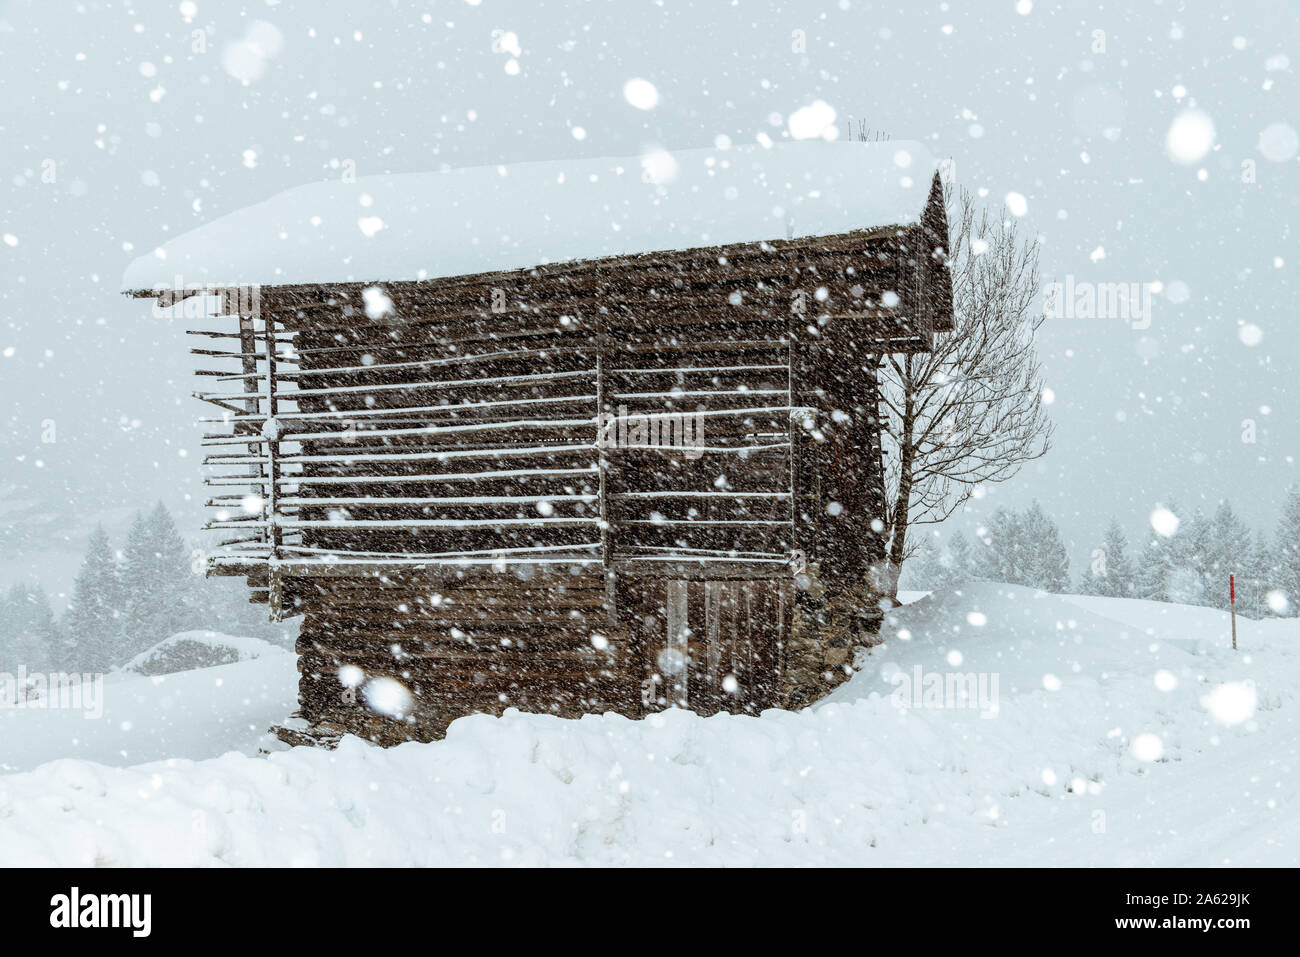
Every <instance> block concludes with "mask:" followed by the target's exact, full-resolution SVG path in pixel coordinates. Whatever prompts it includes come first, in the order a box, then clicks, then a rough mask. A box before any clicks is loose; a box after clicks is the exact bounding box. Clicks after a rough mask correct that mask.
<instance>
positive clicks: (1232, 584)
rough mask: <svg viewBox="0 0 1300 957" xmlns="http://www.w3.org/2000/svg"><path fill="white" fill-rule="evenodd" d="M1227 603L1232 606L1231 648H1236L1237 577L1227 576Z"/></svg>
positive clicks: (1234, 649)
mask: <svg viewBox="0 0 1300 957" xmlns="http://www.w3.org/2000/svg"><path fill="white" fill-rule="evenodd" d="M1228 604H1229V605H1231V606H1232V650H1233V651H1236V650H1237V577H1236V576H1235V575H1229V576H1228Z"/></svg>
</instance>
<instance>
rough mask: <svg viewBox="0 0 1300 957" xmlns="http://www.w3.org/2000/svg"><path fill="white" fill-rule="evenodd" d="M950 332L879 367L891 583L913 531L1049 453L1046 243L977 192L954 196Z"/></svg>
mask: <svg viewBox="0 0 1300 957" xmlns="http://www.w3.org/2000/svg"><path fill="white" fill-rule="evenodd" d="M947 205H948V231H949V245H950V247H951V249H950V254H949V255H950V259H949V262H950V266H951V269H952V282H953V314H954V327H953V331H952V332H948V333H939V334H938V335H936V337H935V343H934V349H933V351H931V352H928V353H920V354H909V355H893V356H889V357H887V358H886V359H885V360H884V361H883V363H882V365H881V375H880V388H881V404H882V407H883V411H884V415H883V422H882V426H883V433H884V448H885V449H886V450H887V452H888V454H887V455H886V459H885V461H886V467H885V481H886V496H885V513H886V518H885V521H886V526H887V531H888V534H889V549H888V553H887V557H888V562H889V574H888V576H887V577H888V588H889V590H890V591H891V597H892V596H893V595H894V594H896V589H897V581H898V574H897V573H898V570H899V568H900V567H901V566H902V564H903V562H904V560H905V559H906V558H907V557H908V556H909V555H911V554H912V552H913V551H914V550H915V549H916V546H917V544H918V543H917V542H915V541H913V539H912V538H911V537H909V531H910V530H911V529H913V528H914V527H915V526H918V525H926V524H936V523H938V522H942V521H943V520H944V519H945V518H947V517H948V516H949V515H951V514H952V513H953V512H954V511H956V510H957V509H958V508H960V507H961V506H962V505H963V504H964V503H965V502H966V501H967V500H968V499H969V498H970V497H971V495H972V494H974V492H975V489H976V488H977V487H978V486H979V485H982V484H985V483H989V482H1004V481H1006V480H1007V479H1009V478H1011V477H1012V476H1013V475H1015V474H1016V473H1017V472H1018V471H1019V470H1020V467H1021V466H1022V465H1024V464H1025V463H1026V462H1029V461H1031V460H1033V459H1036V458H1039V457H1040V456H1042V455H1043V454H1045V453H1046V452H1047V449H1048V447H1049V445H1050V443H1051V437H1052V424H1051V421H1050V420H1049V419H1048V417H1047V412H1046V410H1045V409H1044V407H1043V380H1042V372H1041V368H1040V365H1039V362H1038V358H1037V355H1036V354H1035V349H1034V346H1035V340H1036V336H1037V332H1038V330H1039V328H1040V326H1041V325H1042V323H1043V319H1044V316H1043V314H1042V312H1037V313H1036V312H1035V311H1034V309H1033V306H1034V300H1035V298H1036V296H1037V294H1038V290H1039V275H1038V245H1037V243H1036V242H1035V241H1034V240H1033V239H1032V238H1026V237H1024V236H1023V235H1022V231H1021V229H1020V227H1019V225H1018V223H1017V221H1016V220H1015V219H1014V218H1013V217H1011V216H1009V215H1007V214H1006V212H1005V211H1000V212H1001V215H1000V216H994V215H991V214H990V212H989V210H988V209H987V208H986V207H981V206H978V205H977V203H976V202H975V200H974V199H973V198H972V197H971V196H970V194H969V193H967V192H965V191H961V192H960V193H959V194H952V193H950V194H949V195H948V197H947Z"/></svg>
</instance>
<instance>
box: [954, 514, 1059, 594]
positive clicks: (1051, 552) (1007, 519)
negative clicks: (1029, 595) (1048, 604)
mask: <svg viewBox="0 0 1300 957" xmlns="http://www.w3.org/2000/svg"><path fill="white" fill-rule="evenodd" d="M1069 567H1070V566H1069V556H1068V555H1067V554H1066V551H1065V545H1064V543H1063V542H1062V541H1061V533H1060V530H1059V529H1058V528H1057V527H1056V523H1055V522H1053V521H1052V520H1051V518H1049V517H1048V515H1047V513H1046V512H1044V511H1043V508H1042V506H1041V505H1039V504H1038V502H1034V503H1033V504H1032V505H1030V507H1029V508H1027V509H1026V510H1025V511H1024V512H1022V513H1017V512H1013V511H1011V510H1010V509H1006V508H999V509H998V510H997V511H996V512H994V513H993V516H992V517H991V518H990V520H989V523H988V526H987V528H986V529H985V535H984V539H983V547H981V548H978V549H977V550H976V557H975V572H976V574H975V575H974V577H979V578H986V579H988V580H990V581H999V582H1007V583H1008V584H1012V585H1025V586H1028V587H1030V588H1041V589H1043V590H1044V591H1054V592H1063V591H1066V590H1067V589H1068V588H1069V583H1070V579H1069Z"/></svg>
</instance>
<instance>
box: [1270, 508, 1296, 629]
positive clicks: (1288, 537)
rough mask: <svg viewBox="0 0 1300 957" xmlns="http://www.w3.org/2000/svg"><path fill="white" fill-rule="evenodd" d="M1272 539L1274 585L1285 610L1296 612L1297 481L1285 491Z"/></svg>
mask: <svg viewBox="0 0 1300 957" xmlns="http://www.w3.org/2000/svg"><path fill="white" fill-rule="evenodd" d="M1275 542H1276V544H1275V546H1274V548H1275V551H1274V555H1273V559H1274V566H1273V568H1274V573H1273V580H1274V587H1275V588H1276V589H1277V590H1278V591H1279V592H1281V594H1282V598H1283V599H1285V603H1286V608H1287V610H1286V612H1285V613H1286V614H1288V615H1300V484H1297V485H1293V486H1292V487H1291V488H1290V489H1289V490H1288V491H1287V494H1286V501H1285V502H1284V503H1283V505H1282V515H1281V517H1280V518H1279V519H1278V527H1277V538H1276V539H1275Z"/></svg>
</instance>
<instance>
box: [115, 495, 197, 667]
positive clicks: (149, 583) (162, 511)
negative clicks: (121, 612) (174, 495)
mask: <svg viewBox="0 0 1300 957" xmlns="http://www.w3.org/2000/svg"><path fill="white" fill-rule="evenodd" d="M123 559H124V561H123V566H122V587H123V589H124V591H125V592H126V602H125V605H126V616H125V621H124V624H123V635H124V638H123V642H122V646H121V649H120V651H119V653H118V655H117V660H116V661H115V662H114V663H115V664H121V663H122V662H123V661H126V660H128V659H130V658H131V657H134V656H135V655H137V654H139V653H140V652H141V651H144V650H145V649H147V648H149V647H151V646H153V645H155V644H157V643H158V642H159V641H161V640H162V639H163V638H167V637H169V636H170V635H173V634H175V633H176V632H178V631H185V630H188V629H192V628H199V627H202V626H203V624H204V622H203V617H204V615H203V611H202V608H201V605H200V595H199V594H198V590H197V588H196V584H195V576H193V575H192V574H191V573H190V555H189V548H188V546H187V545H186V544H185V539H184V538H182V537H181V534H180V532H179V531H177V529H176V523H175V522H174V521H173V520H172V517H171V513H169V512H168V511H167V508H166V506H164V505H163V504H162V503H161V502H159V503H158V505H157V506H156V507H155V508H154V510H153V511H152V512H150V513H149V514H148V515H138V516H137V517H136V520H135V522H133V523H132V525H131V529H130V531H129V532H128V534H127V540H126V548H125V549H124V553H123Z"/></svg>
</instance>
